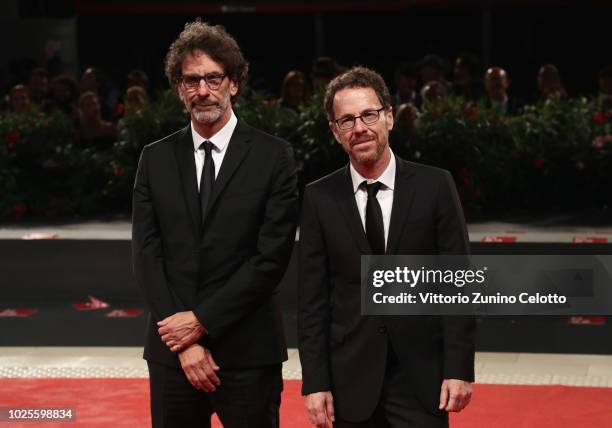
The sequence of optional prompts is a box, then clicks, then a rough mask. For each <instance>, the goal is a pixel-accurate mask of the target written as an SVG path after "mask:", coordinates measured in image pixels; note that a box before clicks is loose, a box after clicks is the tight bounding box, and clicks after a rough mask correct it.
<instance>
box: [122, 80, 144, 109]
mask: <svg viewBox="0 0 612 428" xmlns="http://www.w3.org/2000/svg"><path fill="white" fill-rule="evenodd" d="M123 100H124V102H125V113H126V114H135V113H138V112H139V111H140V110H142V108H143V107H144V106H145V104H146V103H147V100H148V97H147V92H146V91H145V89H144V88H143V87H142V86H130V87H129V88H128V89H127V91H125V96H124V97H123Z"/></svg>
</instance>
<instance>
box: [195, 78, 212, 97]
mask: <svg viewBox="0 0 612 428" xmlns="http://www.w3.org/2000/svg"><path fill="white" fill-rule="evenodd" d="M197 93H198V96H200V97H202V96H206V95H208V94H209V93H210V90H209V89H208V85H207V84H206V81H205V80H204V79H200V83H199V84H198V91H197Z"/></svg>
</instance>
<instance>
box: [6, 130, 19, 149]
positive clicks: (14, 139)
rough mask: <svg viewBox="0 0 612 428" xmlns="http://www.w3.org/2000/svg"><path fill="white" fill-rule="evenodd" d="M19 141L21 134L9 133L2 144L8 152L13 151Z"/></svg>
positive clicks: (17, 132) (16, 132)
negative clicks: (4, 144)
mask: <svg viewBox="0 0 612 428" xmlns="http://www.w3.org/2000/svg"><path fill="white" fill-rule="evenodd" d="M20 141H21V133H20V132H19V131H13V132H10V133H9V134H8V135H7V136H6V138H5V139H4V142H5V143H6V146H7V147H8V148H9V150H15V147H16V146H17V143H19V142H20Z"/></svg>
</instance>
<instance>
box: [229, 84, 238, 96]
mask: <svg viewBox="0 0 612 428" xmlns="http://www.w3.org/2000/svg"><path fill="white" fill-rule="evenodd" d="M229 89H230V95H231V96H232V97H233V96H235V95H236V94H237V93H238V84H237V83H236V82H234V81H233V80H230V88H229Z"/></svg>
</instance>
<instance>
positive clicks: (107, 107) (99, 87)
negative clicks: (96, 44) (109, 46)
mask: <svg viewBox="0 0 612 428" xmlns="http://www.w3.org/2000/svg"><path fill="white" fill-rule="evenodd" d="M79 87H80V89H81V92H82V93H84V92H88V91H91V92H94V93H96V94H98V98H99V100H100V111H101V113H102V118H104V120H115V119H117V105H118V103H119V96H120V94H119V91H118V90H117V89H116V88H115V87H113V86H112V85H111V84H110V83H109V81H108V79H107V77H106V76H105V74H104V73H103V72H102V70H101V69H99V68H97V67H88V68H86V69H85V71H84V72H83V75H82V76H81V80H80V82H79Z"/></svg>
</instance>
